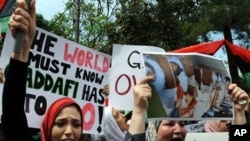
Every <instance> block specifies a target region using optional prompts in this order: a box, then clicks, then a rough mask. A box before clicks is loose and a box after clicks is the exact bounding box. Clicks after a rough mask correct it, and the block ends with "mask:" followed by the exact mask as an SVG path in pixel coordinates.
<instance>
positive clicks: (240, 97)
mask: <svg viewBox="0 0 250 141" xmlns="http://www.w3.org/2000/svg"><path fill="white" fill-rule="evenodd" d="M228 90H229V93H230V94H231V98H232V100H233V101H234V102H237V103H239V104H241V105H243V104H246V103H247V102H248V99H249V96H248V94H247V93H246V92H245V91H244V90H243V89H241V88H240V87H238V86H237V85H236V84H230V85H229V86H228Z"/></svg>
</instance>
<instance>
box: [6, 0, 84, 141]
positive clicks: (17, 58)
mask: <svg viewBox="0 0 250 141" xmlns="http://www.w3.org/2000/svg"><path fill="white" fill-rule="evenodd" d="M27 7H28V5H27V4H26V2H25V0H17V2H16V9H15V10H14V11H13V14H12V15H11V17H10V20H9V28H10V30H11V33H12V36H13V37H15V35H16V32H17V30H21V31H23V33H24V36H23V41H22V42H21V44H20V45H19V46H20V47H21V50H20V52H13V53H12V55H11V58H10V61H9V66H8V70H7V72H6V79H5V84H4V88H3V98H2V117H1V120H2V126H3V131H4V135H5V139H6V141H16V140H20V141H34V139H33V138H32V135H31V133H30V130H29V127H28V122H27V118H26V115H25V112H24V103H25V102H24V101H25V95H26V79H27V72H28V58H29V50H30V48H31V45H32V41H33V39H34V36H35V32H36V19H35V0H31V3H30V5H29V7H30V8H29V9H30V11H29V12H28V10H27V9H28V8H27ZM82 123H83V116H82V112H81V108H80V107H79V105H78V104H77V103H76V102H75V101H74V100H73V99H71V98H68V97H65V98H61V99H58V100H57V101H55V102H54V103H53V104H52V105H51V106H50V107H49V109H48V110H47V113H46V115H45V116H44V120H43V122H42V125H41V140H42V141H61V140H64V141H66V140H67V141H80V138H81V135H82ZM17 133H18V135H15V134H17Z"/></svg>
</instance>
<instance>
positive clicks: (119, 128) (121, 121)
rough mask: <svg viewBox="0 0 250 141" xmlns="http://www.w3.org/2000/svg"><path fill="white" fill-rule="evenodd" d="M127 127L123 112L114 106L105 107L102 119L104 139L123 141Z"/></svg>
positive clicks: (107, 140)
mask: <svg viewBox="0 0 250 141" xmlns="http://www.w3.org/2000/svg"><path fill="white" fill-rule="evenodd" d="M128 128H129V125H128V123H127V122H126V117H125V115H124V114H122V113H120V112H119V111H118V110H117V109H115V108H114V107H106V108H105V114H104V117H103V121H102V130H103V135H102V136H103V137H104V138H105V140H106V141H123V140H124V139H125V135H126V133H127V130H128Z"/></svg>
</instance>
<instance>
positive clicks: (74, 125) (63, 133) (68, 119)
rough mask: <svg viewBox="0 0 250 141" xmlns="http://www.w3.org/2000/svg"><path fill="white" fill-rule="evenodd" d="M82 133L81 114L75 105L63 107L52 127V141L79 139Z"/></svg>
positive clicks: (76, 140) (74, 140)
mask: <svg viewBox="0 0 250 141" xmlns="http://www.w3.org/2000/svg"><path fill="white" fill-rule="evenodd" d="M81 134H82V120H81V114H80V113H79V111H78V110H77V109H76V107H75V106H68V107H65V108H63V109H62V110H61V111H60V112H59V114H58V116H57V117H56V119H55V122H54V125H53V126H52V129H51V141H62V140H70V141H79V140H80V137H81Z"/></svg>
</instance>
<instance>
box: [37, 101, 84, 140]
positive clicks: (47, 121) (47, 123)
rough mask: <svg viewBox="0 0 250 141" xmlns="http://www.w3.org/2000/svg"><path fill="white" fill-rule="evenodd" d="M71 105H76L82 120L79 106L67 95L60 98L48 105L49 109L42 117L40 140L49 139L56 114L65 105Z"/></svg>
mask: <svg viewBox="0 0 250 141" xmlns="http://www.w3.org/2000/svg"><path fill="white" fill-rule="evenodd" d="M71 105H74V106H76V108H77V110H79V111H80V114H81V120H82V121H83V115H82V112H81V108H80V107H79V105H78V104H77V103H76V102H75V101H74V100H73V99H71V98H69V97H63V98H60V99H58V100H56V101H55V102H54V103H52V104H51V106H50V107H49V109H48V110H47V112H46V114H45V116H44V119H43V122H42V125H41V141H49V140H50V137H51V129H52V126H53V124H54V121H55V119H56V117H57V115H58V114H59V112H60V111H61V110H62V109H63V108H65V107H67V106H71ZM82 127H83V126H82Z"/></svg>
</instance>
